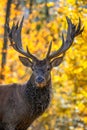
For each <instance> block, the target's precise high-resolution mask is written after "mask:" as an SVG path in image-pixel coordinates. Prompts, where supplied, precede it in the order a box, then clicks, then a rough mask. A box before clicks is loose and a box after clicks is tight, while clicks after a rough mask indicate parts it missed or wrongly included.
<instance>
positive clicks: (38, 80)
mask: <svg viewBox="0 0 87 130" xmlns="http://www.w3.org/2000/svg"><path fill="white" fill-rule="evenodd" d="M43 81H44V78H43V77H37V78H36V82H38V83H41V82H43Z"/></svg>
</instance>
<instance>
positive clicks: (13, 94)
mask: <svg viewBox="0 0 87 130" xmlns="http://www.w3.org/2000/svg"><path fill="white" fill-rule="evenodd" d="M66 20H67V24H68V29H67V35H66V40H65V38H64V34H63V33H62V45H61V46H60V48H59V49H57V50H56V51H54V52H52V53H51V48H52V41H51V42H50V45H49V48H48V51H47V54H46V57H45V58H44V59H43V60H40V59H38V58H37V57H36V56H35V55H33V54H31V52H30V51H29V49H28V47H26V50H24V49H23V47H22V40H21V32H22V27H23V21H24V17H23V18H22V20H21V21H20V23H16V24H13V25H12V28H10V27H9V26H7V32H8V37H9V40H10V43H11V46H12V48H13V49H14V50H15V51H16V52H19V53H20V54H22V55H23V56H19V60H20V61H21V62H22V64H23V65H24V66H26V67H30V68H31V69H32V74H31V77H30V79H29V80H28V81H27V82H26V83H23V84H19V83H12V84H8V85H0V130H26V129H27V128H28V127H29V126H30V125H31V124H32V123H33V121H35V120H36V119H37V118H38V117H39V116H41V115H42V114H43V113H44V112H45V110H46V109H47V108H48V106H49V104H50V100H51V92H52V83H51V70H52V68H53V67H57V66H59V65H60V63H62V61H63V58H64V56H65V53H66V51H67V50H68V49H69V48H70V47H71V45H72V43H73V41H74V38H75V37H76V36H78V35H79V34H81V33H82V32H83V28H82V26H81V20H80V18H79V22H78V25H77V26H76V25H74V24H73V23H72V21H71V19H70V18H68V17H66Z"/></svg>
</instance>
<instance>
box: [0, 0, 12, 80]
mask: <svg viewBox="0 0 87 130" xmlns="http://www.w3.org/2000/svg"><path fill="white" fill-rule="evenodd" d="M11 3H12V0H8V1H7V9H6V17H5V24H4V43H3V48H2V61H1V75H0V78H1V79H4V77H5V75H4V73H3V71H4V66H5V65H6V56H7V30H6V25H7V23H8V24H9V18H10V9H11Z"/></svg>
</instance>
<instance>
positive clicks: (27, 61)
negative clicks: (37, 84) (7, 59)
mask: <svg viewBox="0 0 87 130" xmlns="http://www.w3.org/2000/svg"><path fill="white" fill-rule="evenodd" d="M19 60H20V61H21V62H22V64H23V65H24V66H27V67H31V66H32V62H31V61H30V60H29V59H28V58H26V57H22V56H19Z"/></svg>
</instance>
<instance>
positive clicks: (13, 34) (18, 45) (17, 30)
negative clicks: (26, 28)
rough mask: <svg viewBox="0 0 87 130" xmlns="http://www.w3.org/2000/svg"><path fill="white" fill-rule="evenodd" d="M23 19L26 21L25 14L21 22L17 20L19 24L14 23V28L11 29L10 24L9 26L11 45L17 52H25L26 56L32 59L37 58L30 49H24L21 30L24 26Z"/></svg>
mask: <svg viewBox="0 0 87 130" xmlns="http://www.w3.org/2000/svg"><path fill="white" fill-rule="evenodd" d="M23 21H24V16H23V17H22V20H21V22H20V24H19V22H17V24H14V23H13V26H12V29H10V27H9V26H8V27H7V31H8V35H9V39H10V42H11V46H12V47H13V48H14V49H15V50H16V51H17V52H19V53H21V54H23V55H24V56H26V57H28V58H31V59H32V60H36V57H35V56H33V55H32V54H31V53H28V52H29V50H28V49H27V51H24V50H23V48H22V41H21V30H22V26H23Z"/></svg>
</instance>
